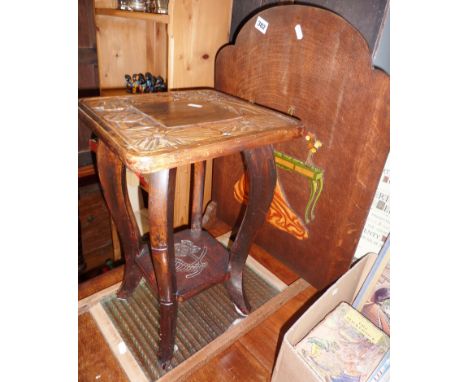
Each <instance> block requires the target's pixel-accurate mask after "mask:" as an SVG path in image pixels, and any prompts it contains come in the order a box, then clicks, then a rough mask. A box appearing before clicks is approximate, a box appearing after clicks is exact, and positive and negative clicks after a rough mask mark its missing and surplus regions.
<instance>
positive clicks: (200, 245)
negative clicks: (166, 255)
mask: <svg viewBox="0 0 468 382" xmlns="http://www.w3.org/2000/svg"><path fill="white" fill-rule="evenodd" d="M174 246H175V251H174V252H175V257H176V270H177V272H176V273H177V299H178V300H180V301H183V300H186V299H187V298H190V297H192V296H194V295H196V294H197V293H199V292H201V291H202V290H204V289H206V288H208V287H210V286H212V285H214V284H217V283H219V282H222V281H224V280H225V278H226V276H227V268H228V263H229V252H228V251H227V249H226V248H224V247H223V245H222V244H220V243H219V241H217V240H216V239H214V238H213V237H212V236H211V235H210V234H208V233H207V232H205V231H200V232H199V233H194V232H193V231H191V230H190V229H187V230H183V231H181V232H178V233H176V234H175V235H174Z"/></svg>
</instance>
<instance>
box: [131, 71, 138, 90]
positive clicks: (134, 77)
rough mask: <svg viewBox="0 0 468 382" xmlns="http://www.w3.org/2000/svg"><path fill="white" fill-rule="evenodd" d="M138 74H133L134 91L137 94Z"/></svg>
mask: <svg viewBox="0 0 468 382" xmlns="http://www.w3.org/2000/svg"><path fill="white" fill-rule="evenodd" d="M138 84H139V83H138V76H137V75H136V74H133V76H132V93H133V94H136V93H138Z"/></svg>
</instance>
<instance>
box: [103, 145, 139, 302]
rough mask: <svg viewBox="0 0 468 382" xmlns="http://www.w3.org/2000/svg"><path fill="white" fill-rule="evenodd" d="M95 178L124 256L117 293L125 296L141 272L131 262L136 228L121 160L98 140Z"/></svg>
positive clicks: (136, 247) (136, 244)
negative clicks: (123, 270) (123, 268)
mask: <svg viewBox="0 0 468 382" xmlns="http://www.w3.org/2000/svg"><path fill="white" fill-rule="evenodd" d="M96 159H97V168H98V173H99V180H100V182H101V186H102V191H103V194H104V198H105V200H106V204H107V207H108V208H109V212H110V214H111V216H112V219H113V221H114V223H115V225H116V227H117V231H118V234H119V239H120V243H121V245H122V247H123V252H124V256H125V272H124V278H123V281H122V285H121V286H120V289H119V291H118V292H117V297H119V298H123V299H125V298H127V297H128V296H129V295H130V294H131V293H132V292H133V291H134V290H135V288H136V287H137V286H138V284H139V282H140V280H141V278H142V273H141V271H140V268H139V267H138V266H137V264H136V263H135V258H136V256H137V255H138V253H139V251H140V248H141V244H140V231H139V230H138V226H137V224H136V221H135V215H134V214H133V210H132V206H131V204H130V200H129V198H128V193H127V182H126V178H125V176H126V171H125V166H124V165H123V163H122V161H121V160H120V159H119V158H118V156H117V155H116V154H114V152H112V151H111V150H110V149H109V148H108V147H107V146H106V144H105V143H104V142H102V141H100V142H99V145H98V149H97V154H96Z"/></svg>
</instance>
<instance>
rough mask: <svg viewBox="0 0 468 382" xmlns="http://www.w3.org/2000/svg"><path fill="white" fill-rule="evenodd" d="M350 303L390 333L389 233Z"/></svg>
mask: <svg viewBox="0 0 468 382" xmlns="http://www.w3.org/2000/svg"><path fill="white" fill-rule="evenodd" d="M352 305H353V307H354V308H355V309H357V310H358V311H360V312H361V313H362V314H363V315H364V316H366V317H367V318H368V319H369V320H371V321H372V322H373V323H374V324H375V325H376V326H377V327H378V328H380V329H382V330H383V331H384V332H385V333H387V334H388V335H390V235H388V237H387V240H386V241H385V243H384V245H383V246H382V248H381V250H380V252H379V254H378V256H377V259H376V260H375V263H374V265H373V266H372V268H371V270H370V271H369V274H368V275H367V277H366V279H365V280H364V283H363V284H362V287H361V289H360V290H359V292H358V294H357V296H356V298H355V299H354V302H353V304H352Z"/></svg>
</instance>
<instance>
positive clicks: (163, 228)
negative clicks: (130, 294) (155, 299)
mask: <svg viewBox="0 0 468 382" xmlns="http://www.w3.org/2000/svg"><path fill="white" fill-rule="evenodd" d="M175 175H176V169H175V168H174V169H171V170H161V171H159V172H156V173H153V174H151V175H150V176H149V189H148V214H149V230H150V243H151V257H152V259H153V266H154V271H155V273H156V279H157V284H158V291H159V312H160V319H159V323H160V343H159V352H158V358H159V362H160V363H161V366H162V367H163V368H167V367H169V366H170V360H171V358H172V354H173V351H174V341H175V330H176V318H177V300H176V292H177V285H176V269H175V254H174V238H173V216H174V190H175V187H174V185H175Z"/></svg>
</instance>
